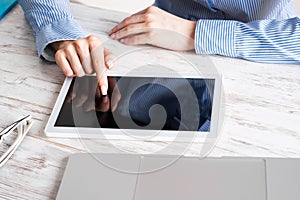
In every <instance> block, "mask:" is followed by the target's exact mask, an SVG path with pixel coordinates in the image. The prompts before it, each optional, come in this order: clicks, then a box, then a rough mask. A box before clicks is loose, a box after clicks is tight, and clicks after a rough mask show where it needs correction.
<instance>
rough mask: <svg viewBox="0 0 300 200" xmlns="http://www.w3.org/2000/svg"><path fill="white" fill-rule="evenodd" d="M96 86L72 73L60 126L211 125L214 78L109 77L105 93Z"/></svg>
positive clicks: (197, 128)
mask: <svg viewBox="0 0 300 200" xmlns="http://www.w3.org/2000/svg"><path fill="white" fill-rule="evenodd" d="M97 85H98V84H97V80H96V77H94V76H86V77H81V78H73V80H72V83H71V85H70V87H69V89H68V92H67V95H66V96H65V99H64V102H63V105H62V107H61V109H60V111H59V115H58V118H57V120H56V122H55V127H88V128H111V129H120V128H121V129H147V130H170V131H173V130H184V131H203V132H209V130H210V125H211V114H212V106H213V96H214V95H213V94H214V88H215V80H214V79H201V78H157V77H153V78H151V77H108V95H106V96H102V95H101V94H100V91H99V88H98V86H97Z"/></svg>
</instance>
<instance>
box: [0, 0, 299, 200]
mask: <svg viewBox="0 0 300 200" xmlns="http://www.w3.org/2000/svg"><path fill="white" fill-rule="evenodd" d="M72 7H73V10H74V16H75V18H76V19H78V20H79V21H80V23H81V24H82V26H83V27H84V28H85V30H87V32H88V33H93V34H95V35H98V36H99V37H101V38H102V39H103V40H104V41H105V44H106V45H107V46H108V48H110V49H111V50H112V51H113V52H114V53H115V54H118V53H120V52H118V50H119V49H120V47H122V48H123V50H124V49H125V50H126V49H128V50H130V49H132V47H126V46H124V45H121V44H119V43H118V42H113V41H109V40H108V37H107V34H106V33H107V31H108V30H110V28H111V27H113V26H114V25H115V24H116V23H117V22H119V21H120V20H122V19H123V18H124V17H125V16H126V14H124V13H118V12H115V11H109V10H99V9H93V8H86V7H83V6H79V5H72ZM91 16H93V17H91ZM195 56H198V57H197V58H199V59H200V58H201V57H202V56H200V55H195ZM209 58H210V60H211V61H212V62H213V63H214V65H215V66H216V67H217V69H218V70H219V72H221V73H222V76H223V79H224V80H223V86H224V91H225V102H224V107H225V119H224V124H223V129H222V135H221V138H220V140H219V142H218V143H217V145H216V147H215V148H214V149H213V151H212V152H211V154H210V156H250V157H257V156H259V157H260V156H267V157H300V66H297V65H275V64H258V63H252V62H247V61H243V60H238V59H231V58H224V57H220V56H210V57H209ZM141 59H143V58H141ZM157 59H159V58H157ZM63 80H64V76H63V74H62V72H61V71H60V70H59V69H58V67H57V66H56V65H55V64H49V63H46V62H43V61H41V60H40V59H39V58H38V57H37V52H36V48H35V43H34V38H33V36H32V32H31V30H30V28H29V25H28V24H27V22H26V21H25V18H24V16H23V12H22V10H21V9H20V7H19V6H17V7H16V8H15V9H14V10H13V11H12V12H11V13H9V14H8V15H7V16H6V17H5V18H4V19H3V20H2V21H0V128H4V127H5V126H6V125H8V124H10V123H11V122H13V121H15V120H17V119H19V118H21V117H22V116H25V115H27V114H31V115H32V116H33V119H34V121H35V124H34V126H33V127H32V129H31V130H30V133H29V134H28V136H27V137H26V138H25V140H24V141H23V143H22V144H21V146H20V148H19V149H18V150H17V151H16V152H15V154H14V156H13V157H12V158H11V159H10V160H9V161H8V162H7V164H6V165H5V166H4V167H3V168H1V169H0V199H14V200H15V199H30V200H32V199H39V200H43V199H54V198H55V196H56V193H57V190H58V187H59V184H60V181H61V178H62V175H63V171H64V168H65V165H66V160H67V157H68V156H69V155H70V154H72V153H78V152H89V149H87V148H86V146H85V144H86V143H87V142H88V143H89V144H92V145H93V146H95V147H97V151H98V152H104V153H114V152H118V151H124V152H130V153H151V152H156V151H157V150H159V149H161V148H163V147H168V143H167V142H163V141H160V142H148V141H143V142H142V141H140V142H134V141H122V140H115V141H112V142H111V143H108V141H105V140H99V141H83V140H79V139H59V138H47V137H46V136H45V135H44V133H43V130H44V127H45V124H46V122H47V120H48V118H49V115H50V113H51V111H52V108H53V106H54V103H55V101H56V98H57V96H58V93H59V91H60V88H61V85H62V83H63ZM111 144H113V145H114V146H115V147H113V146H112V145H111ZM200 146H201V144H199V143H195V144H193V145H192V146H191V147H190V148H189V150H188V151H187V152H186V153H185V154H186V155H188V156H195V155H199V153H200V150H199V149H200ZM184 147H185V145H184V144H176V145H173V146H172V148H170V149H169V151H168V153H170V154H172V153H176V152H178V151H179V150H180V149H182V148H184ZM3 148H4V147H1V148H0V153H1V152H2V151H3Z"/></svg>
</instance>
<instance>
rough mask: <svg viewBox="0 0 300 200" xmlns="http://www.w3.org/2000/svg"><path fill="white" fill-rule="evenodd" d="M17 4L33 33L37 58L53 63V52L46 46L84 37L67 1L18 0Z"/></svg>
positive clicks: (84, 34)
mask: <svg viewBox="0 0 300 200" xmlns="http://www.w3.org/2000/svg"><path fill="white" fill-rule="evenodd" d="M19 4H20V5H21V7H22V8H23V10H24V14H25V17H26V19H27V21H28V22H29V24H30V26H31V28H32V31H33V33H34V36H35V41H36V46H37V50H38V55H39V57H43V58H45V59H46V60H48V61H54V60H55V59H54V53H55V52H54V50H53V49H52V48H51V47H50V46H49V45H48V44H50V43H52V42H56V41H62V40H76V39H79V38H83V37H86V33H84V31H83V30H82V28H81V26H80V25H79V24H78V23H77V22H76V21H75V20H74V18H73V16H72V14H71V8H70V3H69V1H68V0H19Z"/></svg>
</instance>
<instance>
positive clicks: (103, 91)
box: [101, 85, 107, 95]
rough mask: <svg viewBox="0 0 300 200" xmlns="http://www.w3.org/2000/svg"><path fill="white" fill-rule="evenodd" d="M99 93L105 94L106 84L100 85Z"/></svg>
mask: <svg viewBox="0 0 300 200" xmlns="http://www.w3.org/2000/svg"><path fill="white" fill-rule="evenodd" d="M101 93H102V95H107V87H106V85H102V86H101Z"/></svg>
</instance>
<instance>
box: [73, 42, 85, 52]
mask: <svg viewBox="0 0 300 200" xmlns="http://www.w3.org/2000/svg"><path fill="white" fill-rule="evenodd" d="M83 45H84V41H83V40H76V41H75V42H74V47H75V48H76V49H79V50H82V49H83Z"/></svg>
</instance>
